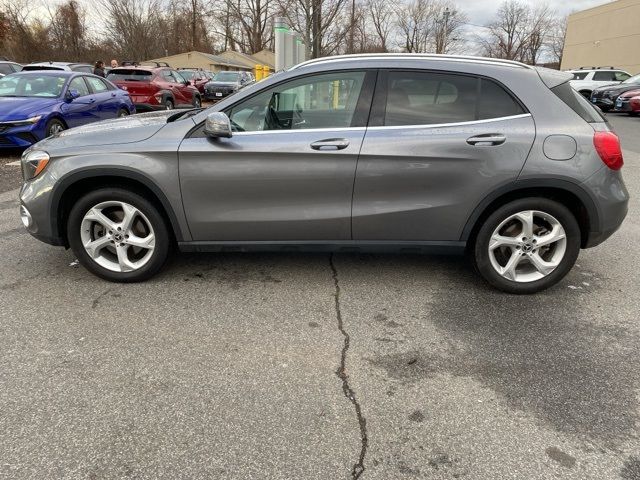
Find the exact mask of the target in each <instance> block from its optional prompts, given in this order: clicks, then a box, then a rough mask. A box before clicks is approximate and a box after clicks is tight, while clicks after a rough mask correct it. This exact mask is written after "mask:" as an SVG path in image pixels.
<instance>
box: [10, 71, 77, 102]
mask: <svg viewBox="0 0 640 480" xmlns="http://www.w3.org/2000/svg"><path fill="white" fill-rule="evenodd" d="M66 80H67V79H66V77H58V76H56V75H38V74H32V75H19V76H18V75H7V76H6V77H4V78H2V79H1V80H0V97H47V98H56V97H59V96H60V95H61V94H62V88H63V87H64V84H65V82H66Z"/></svg>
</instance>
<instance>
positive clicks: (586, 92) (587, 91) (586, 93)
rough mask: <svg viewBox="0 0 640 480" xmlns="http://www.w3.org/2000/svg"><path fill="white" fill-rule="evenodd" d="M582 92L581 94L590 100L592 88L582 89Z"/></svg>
mask: <svg viewBox="0 0 640 480" xmlns="http://www.w3.org/2000/svg"><path fill="white" fill-rule="evenodd" d="M580 94H581V95H582V96H583V97H584V98H586V99H588V100H590V99H591V91H590V90H580Z"/></svg>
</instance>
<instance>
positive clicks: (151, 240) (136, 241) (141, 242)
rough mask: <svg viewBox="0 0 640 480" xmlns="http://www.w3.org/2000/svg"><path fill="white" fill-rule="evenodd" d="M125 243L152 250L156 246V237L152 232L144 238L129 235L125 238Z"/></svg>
mask: <svg viewBox="0 0 640 480" xmlns="http://www.w3.org/2000/svg"><path fill="white" fill-rule="evenodd" d="M125 242H126V244H127V245H130V246H132V247H139V248H144V249H145V250H153V248H154V247H155V246H156V237H155V236H154V235H153V233H150V234H149V235H147V236H146V237H144V238H141V237H138V236H136V235H129V238H127V239H126V240H125Z"/></svg>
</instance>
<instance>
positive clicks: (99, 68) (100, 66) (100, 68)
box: [93, 60, 106, 77]
mask: <svg viewBox="0 0 640 480" xmlns="http://www.w3.org/2000/svg"><path fill="white" fill-rule="evenodd" d="M93 74H94V75H98V76H99V77H106V75H105V74H104V62H103V61H102V60H98V61H97V62H96V64H95V66H94V67H93Z"/></svg>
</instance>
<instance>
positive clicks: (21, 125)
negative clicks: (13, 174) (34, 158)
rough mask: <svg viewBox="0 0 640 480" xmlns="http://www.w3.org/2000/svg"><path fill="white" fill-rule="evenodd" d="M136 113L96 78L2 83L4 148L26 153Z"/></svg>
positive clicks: (45, 74) (53, 76) (23, 76)
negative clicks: (64, 135)
mask: <svg viewBox="0 0 640 480" xmlns="http://www.w3.org/2000/svg"><path fill="white" fill-rule="evenodd" d="M132 113H135V107H134V105H133V102H132V101H131V98H129V94H128V93H127V92H125V91H124V90H120V89H119V88H118V87H116V86H115V85H114V84H113V83H111V82H110V81H108V80H106V79H104V78H101V77H98V76H96V75H91V74H88V73H79V72H64V71H28V72H17V73H12V74H10V75H7V76H6V77H3V78H1V79H0V148H3V147H4V148H26V147H29V146H30V145H33V144H34V143H36V142H38V141H40V140H42V139H43V138H46V137H50V136H51V135H55V134H56V133H59V132H61V131H63V130H66V129H68V128H72V127H77V126H79V125H84V124H87V123H91V122H97V121H99V120H107V119H112V118H116V117H124V116H126V115H130V114H132Z"/></svg>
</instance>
